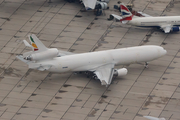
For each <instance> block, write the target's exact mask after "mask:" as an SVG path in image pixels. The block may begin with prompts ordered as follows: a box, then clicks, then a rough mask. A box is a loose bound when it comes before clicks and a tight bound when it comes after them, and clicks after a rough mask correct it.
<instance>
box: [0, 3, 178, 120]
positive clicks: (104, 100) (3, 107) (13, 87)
mask: <svg viewBox="0 0 180 120" xmlns="http://www.w3.org/2000/svg"><path fill="white" fill-rule="evenodd" d="M121 1H122V2H124V3H125V4H127V3H131V4H133V5H134V7H133V9H135V10H138V11H143V12H145V13H147V14H149V15H152V16H159V15H165V16H166V15H170V16H171V15H180V13H179V10H180V2H179V1H178V0H162V1H159V0H151V1H149V0H121ZM117 2H118V0H111V1H110V3H109V6H110V9H109V10H105V11H104V14H103V15H102V16H97V17H96V16H95V15H94V14H93V12H92V11H89V12H80V10H81V9H83V5H80V4H78V3H68V2H66V1H64V0H52V3H48V1H46V0H0V120H147V119H146V118H143V117H142V116H145V115H149V116H154V117H164V118H166V119H167V120H180V114H179V113H180V40H179V38H180V33H179V32H171V33H169V34H165V33H164V32H162V31H161V30H159V29H152V28H138V27H133V26H130V25H124V24H122V23H120V22H115V21H108V20H107V18H108V17H109V15H110V14H111V13H115V14H119V12H118V11H117V10H114V9H113V5H115V4H117ZM32 33H33V34H36V35H37V36H38V37H39V39H40V40H42V42H43V43H44V44H45V45H46V46H47V47H56V48H58V49H61V50H66V51H70V52H73V53H83V52H90V51H100V50H108V49H115V48H124V47H131V46H139V45H160V46H162V47H164V48H165V49H166V50H167V55H165V56H164V57H162V58H160V59H158V60H155V61H152V62H150V63H149V68H144V63H140V64H132V65H130V66H116V68H121V67H126V68H127V69H128V74H127V75H126V76H124V77H121V78H116V79H114V80H113V81H112V84H111V85H110V86H108V87H105V86H101V84H100V81H97V80H93V79H91V78H87V77H86V76H85V75H81V74H77V75H75V74H73V73H60V74H59V73H50V72H47V71H44V72H41V71H37V70H31V69H28V66H27V65H26V64H24V63H22V62H21V61H20V60H18V59H16V55H17V54H21V53H24V52H27V51H29V50H30V49H29V48H27V47H25V46H24V44H23V43H22V40H24V39H28V38H27V35H29V34H32Z"/></svg>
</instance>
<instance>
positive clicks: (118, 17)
mask: <svg viewBox="0 0 180 120" xmlns="http://www.w3.org/2000/svg"><path fill="white" fill-rule="evenodd" d="M111 15H112V16H113V17H114V18H116V19H117V20H121V19H122V17H121V16H119V15H115V14H111Z"/></svg>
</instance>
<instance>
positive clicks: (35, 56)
mask: <svg viewBox="0 0 180 120" xmlns="http://www.w3.org/2000/svg"><path fill="white" fill-rule="evenodd" d="M58 54H59V51H58V49H56V48H51V49H48V50H46V51H42V52H37V53H36V52H33V53H32V54H30V55H28V56H26V57H25V58H24V59H26V60H30V61H40V60H47V59H51V58H54V57H57V55H58Z"/></svg>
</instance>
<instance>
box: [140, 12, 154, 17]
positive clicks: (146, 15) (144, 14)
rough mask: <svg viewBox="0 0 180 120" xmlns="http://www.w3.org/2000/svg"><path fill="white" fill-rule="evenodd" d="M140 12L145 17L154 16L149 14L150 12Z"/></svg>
mask: <svg viewBox="0 0 180 120" xmlns="http://www.w3.org/2000/svg"><path fill="white" fill-rule="evenodd" d="M138 13H139V14H141V15H142V16H144V17H153V16H151V15H148V14H146V13H143V12H138Z"/></svg>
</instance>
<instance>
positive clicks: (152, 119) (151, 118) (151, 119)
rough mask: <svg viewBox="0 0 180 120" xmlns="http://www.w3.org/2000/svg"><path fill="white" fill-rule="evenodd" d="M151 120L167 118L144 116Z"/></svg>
mask: <svg viewBox="0 0 180 120" xmlns="http://www.w3.org/2000/svg"><path fill="white" fill-rule="evenodd" d="M143 117H145V118H147V119H149V120H166V119H165V118H156V117H152V116H143Z"/></svg>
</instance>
